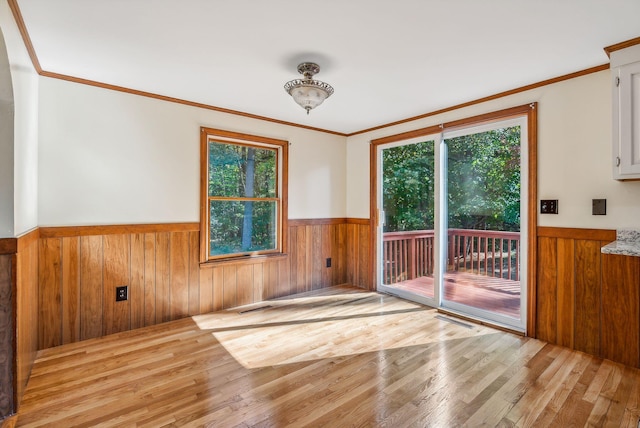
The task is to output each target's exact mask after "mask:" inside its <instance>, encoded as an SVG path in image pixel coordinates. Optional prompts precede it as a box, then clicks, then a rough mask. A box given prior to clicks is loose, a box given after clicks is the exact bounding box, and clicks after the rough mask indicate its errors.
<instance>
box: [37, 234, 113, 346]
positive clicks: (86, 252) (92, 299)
mask: <svg viewBox="0 0 640 428" xmlns="http://www.w3.org/2000/svg"><path fill="white" fill-rule="evenodd" d="M102 252H103V251H102V236H83V237H81V238H80V254H81V257H80V340H85V339H91V338H94V337H100V336H102V319H103V309H102V297H103V292H102V274H103V257H102ZM39 263H40V264H42V263H44V261H43V260H40V261H39ZM41 286H42V285H41Z"/></svg>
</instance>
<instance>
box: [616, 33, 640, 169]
mask: <svg viewBox="0 0 640 428" xmlns="http://www.w3.org/2000/svg"><path fill="white" fill-rule="evenodd" d="M611 74H612V79H613V178H615V179H618V180H637V179H640V45H635V46H631V47H629V48H625V49H621V50H619V51H614V52H612V53H611Z"/></svg>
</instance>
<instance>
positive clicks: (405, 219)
mask: <svg viewBox="0 0 640 428" xmlns="http://www.w3.org/2000/svg"><path fill="white" fill-rule="evenodd" d="M434 160H435V157H434V142H433V141H424V142H420V143H415V144H408V145H405V146H398V147H392V148H389V149H385V150H384V151H383V152H382V169H383V171H382V174H383V175H382V197H383V209H384V214H385V219H384V232H400V231H414V230H430V231H433V222H434V209H435V205H434V204H435V198H434Z"/></svg>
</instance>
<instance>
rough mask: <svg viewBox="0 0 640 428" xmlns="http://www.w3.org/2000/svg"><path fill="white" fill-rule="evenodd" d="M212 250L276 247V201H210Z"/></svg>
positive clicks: (226, 251) (214, 252)
mask: <svg viewBox="0 0 640 428" xmlns="http://www.w3.org/2000/svg"><path fill="white" fill-rule="evenodd" d="M209 204H210V205H209V207H210V213H211V224H210V227H211V229H210V234H209V237H210V244H209V254H210V255H211V256H218V255H223V254H237V253H246V252H252V251H263V250H274V249H276V242H277V238H276V225H277V202H276V201H257V202H251V201H210V202H209Z"/></svg>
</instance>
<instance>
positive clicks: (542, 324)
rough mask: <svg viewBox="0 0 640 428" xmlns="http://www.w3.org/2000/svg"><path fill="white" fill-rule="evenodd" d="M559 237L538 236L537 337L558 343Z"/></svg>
mask: <svg viewBox="0 0 640 428" xmlns="http://www.w3.org/2000/svg"><path fill="white" fill-rule="evenodd" d="M557 275H558V265H557V239H556V238H544V237H541V238H538V275H537V277H538V287H537V298H536V303H537V310H536V314H537V317H536V333H537V336H536V337H537V338H538V339H542V340H546V341H547V342H551V343H556V328H557V324H558V313H557V306H556V304H557V296H558V291H557V290H558V276H557Z"/></svg>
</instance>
